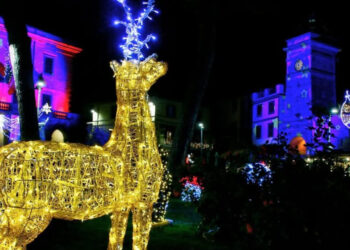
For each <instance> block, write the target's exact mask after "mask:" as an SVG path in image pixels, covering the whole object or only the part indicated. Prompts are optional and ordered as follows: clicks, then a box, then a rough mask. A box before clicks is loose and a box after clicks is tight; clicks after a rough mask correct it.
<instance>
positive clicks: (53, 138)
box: [51, 129, 64, 142]
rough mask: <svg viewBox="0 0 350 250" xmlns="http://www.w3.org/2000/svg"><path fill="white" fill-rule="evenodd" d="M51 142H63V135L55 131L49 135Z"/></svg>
mask: <svg viewBox="0 0 350 250" xmlns="http://www.w3.org/2000/svg"><path fill="white" fill-rule="evenodd" d="M51 141H54V142H64V135H63V133H62V131H61V130H59V129H56V130H55V131H53V132H52V134H51Z"/></svg>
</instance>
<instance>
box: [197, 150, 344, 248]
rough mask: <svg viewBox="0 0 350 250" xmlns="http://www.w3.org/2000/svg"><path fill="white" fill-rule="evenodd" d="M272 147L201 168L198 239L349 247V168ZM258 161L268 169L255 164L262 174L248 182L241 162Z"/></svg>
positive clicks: (238, 244)
mask: <svg viewBox="0 0 350 250" xmlns="http://www.w3.org/2000/svg"><path fill="white" fill-rule="evenodd" d="M271 146H272V147H271V148H269V149H268V151H269V152H268V153H266V152H267V150H266V148H267V147H266V148H265V150H264V153H261V150H257V149H249V150H246V151H241V152H239V153H232V154H230V155H226V156H222V157H220V159H219V161H218V164H215V161H214V159H213V160H212V161H211V162H210V164H209V165H208V166H207V167H206V168H205V169H203V174H204V178H203V184H204V186H205V189H204V190H202V198H201V199H200V202H199V206H198V211H199V212H200V214H201V215H202V218H203V220H202V222H201V225H200V228H199V230H200V233H201V235H203V236H204V237H205V238H210V239H214V240H219V241H225V242H226V243H227V244H228V245H230V246H231V248H232V249H247V250H248V249H296V248H300V247H301V246H302V248H303V249H304V248H305V249H347V248H349V247H350V243H349V242H348V235H349V233H350V228H349V226H348V225H349V224H350V216H349V213H348V211H349V209H350V192H349V190H350V174H349V171H348V168H349V167H345V168H344V165H343V166H338V165H337V162H336V161H334V155H332V154H329V153H328V151H326V153H322V154H321V155H315V156H314V157H313V159H312V161H310V160H308V158H306V159H303V158H302V157H301V156H299V155H298V154H295V153H294V152H293V153H291V151H290V150H288V147H286V145H285V144H275V145H271ZM282 152H284V153H282ZM277 156H278V157H277ZM261 160H264V161H265V162H267V163H268V166H269V169H270V170H271V171H265V170H264V168H265V167H264V166H261V165H260V164H259V165H260V166H259V165H258V166H259V167H258V168H259V169H260V170H262V171H258V172H259V174H258V176H256V175H252V176H251V177H252V178H251V179H250V178H248V181H247V172H248V173H249V172H250V171H252V169H253V170H254V167H248V168H247V166H246V162H260V161H261ZM242 166H243V167H242ZM244 166H246V168H247V170H248V171H245V172H244V171H242V168H244ZM204 167H205V166H204ZM256 177H257V178H256ZM262 177H264V180H268V181H260V180H261V178H262Z"/></svg>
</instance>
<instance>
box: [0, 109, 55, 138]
mask: <svg viewBox="0 0 350 250" xmlns="http://www.w3.org/2000/svg"><path fill="white" fill-rule="evenodd" d="M44 113H45V114H46V115H48V114H49V113H51V107H50V106H49V105H48V103H46V104H45V105H44V106H43V107H42V108H41V109H40V112H39V115H38V119H39V120H40V119H41V118H42V116H43V114H44ZM48 121H49V117H47V118H46V119H45V120H44V121H42V122H40V123H39V124H40V125H41V126H45V125H46V123H47V122H48ZM0 131H1V132H2V133H3V135H4V136H6V137H7V138H9V139H10V140H12V141H14V140H18V139H19V135H20V131H19V116H17V117H15V118H10V117H7V116H6V115H4V114H0Z"/></svg>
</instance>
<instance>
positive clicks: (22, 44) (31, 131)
mask: <svg viewBox="0 0 350 250" xmlns="http://www.w3.org/2000/svg"><path fill="white" fill-rule="evenodd" d="M20 9H23V8H22V7H21V6H9V7H8V9H7V11H6V12H5V15H4V21H5V27H6V30H7V35H8V42H9V52H10V60H11V64H12V71H13V77H14V80H15V84H16V95H17V100H18V113H19V123H20V132H21V140H23V141H29V140H39V128H38V116H37V111H36V107H35V94H34V82H33V65H32V60H31V41H30V38H29V37H28V35H27V28H26V25H25V21H24V18H23V14H24V13H22V12H23V11H24V10H22V11H21V10H20Z"/></svg>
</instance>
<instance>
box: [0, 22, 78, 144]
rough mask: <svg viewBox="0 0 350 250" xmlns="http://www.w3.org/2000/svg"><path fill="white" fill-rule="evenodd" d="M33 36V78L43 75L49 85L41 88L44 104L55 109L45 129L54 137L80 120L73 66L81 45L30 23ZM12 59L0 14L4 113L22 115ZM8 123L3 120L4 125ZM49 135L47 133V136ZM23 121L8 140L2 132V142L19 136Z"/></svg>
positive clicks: (0, 104) (0, 95)
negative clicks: (74, 109) (73, 99)
mask: <svg viewBox="0 0 350 250" xmlns="http://www.w3.org/2000/svg"><path fill="white" fill-rule="evenodd" d="M27 30H28V36H29V37H30V39H31V55H32V63H33V81H34V83H37V82H38V79H39V78H40V76H42V77H43V79H44V81H45V84H46V86H44V87H43V88H42V90H41V97H40V104H39V106H40V107H42V106H43V105H44V104H46V103H49V105H50V106H51V110H52V113H50V114H45V115H44V117H43V119H44V120H45V119H46V118H49V119H48V123H46V125H45V128H44V130H43V131H42V132H43V133H42V134H43V136H42V137H41V139H42V140H44V139H45V136H46V137H47V138H48V139H50V137H51V133H52V131H54V130H55V129H59V130H61V132H63V133H66V132H67V131H69V130H71V129H73V127H76V126H77V124H78V115H77V114H73V113H69V112H70V107H69V103H70V86H71V66H72V60H73V57H74V56H75V55H76V54H78V53H80V52H81V49H80V48H78V47H75V46H72V45H69V44H67V43H65V42H63V40H62V39H61V38H59V37H57V36H54V35H52V34H49V33H46V32H43V31H41V30H38V29H36V28H33V27H29V26H27ZM11 68H12V67H11V63H10V60H9V45H8V40H7V32H6V29H5V26H4V22H3V20H2V18H1V17H0V114H1V115H3V117H6V119H10V120H11V119H12V120H13V119H15V118H16V117H18V110H17V103H16V94H15V87H14V80H13V77H12V70H11ZM35 98H36V105H37V104H38V90H35ZM3 125H4V124H0V127H2V126H3ZM44 135H45V136H44ZM19 136H20V135H19V125H18V126H15V127H11V133H10V135H9V136H8V141H4V137H3V136H2V137H1V138H2V139H1V140H0V145H3V144H4V143H8V142H10V141H13V140H18V139H19Z"/></svg>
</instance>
